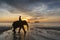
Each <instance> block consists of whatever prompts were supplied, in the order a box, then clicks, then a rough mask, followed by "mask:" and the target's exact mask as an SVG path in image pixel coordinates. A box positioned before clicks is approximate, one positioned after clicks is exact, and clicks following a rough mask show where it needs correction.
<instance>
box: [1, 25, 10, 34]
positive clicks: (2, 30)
mask: <svg viewBox="0 0 60 40" xmlns="http://www.w3.org/2000/svg"><path fill="white" fill-rule="evenodd" d="M10 29H11V27H6V26H3V27H2V26H1V27H0V34H2V33H3V32H4V31H8V30H10Z"/></svg>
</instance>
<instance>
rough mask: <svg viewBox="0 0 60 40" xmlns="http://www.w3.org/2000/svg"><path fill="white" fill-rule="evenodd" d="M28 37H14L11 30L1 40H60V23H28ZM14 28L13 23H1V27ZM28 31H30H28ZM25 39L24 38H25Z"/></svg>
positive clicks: (1, 35)
mask: <svg viewBox="0 0 60 40" xmlns="http://www.w3.org/2000/svg"><path fill="white" fill-rule="evenodd" d="M28 24H29V32H27V34H28V35H27V36H22V35H23V34H22V35H19V34H16V35H13V34H12V31H11V30H8V31H5V32H3V33H2V34H0V40H60V23H59V22H56V23H54V22H53V23H51V22H44V23H28ZM3 26H4V27H12V23H0V27H3ZM27 31H28V30H27ZM23 37H24V38H23Z"/></svg>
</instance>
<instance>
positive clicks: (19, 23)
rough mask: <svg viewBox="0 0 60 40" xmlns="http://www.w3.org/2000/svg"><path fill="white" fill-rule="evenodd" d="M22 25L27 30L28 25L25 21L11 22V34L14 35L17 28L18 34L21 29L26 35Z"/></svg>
mask: <svg viewBox="0 0 60 40" xmlns="http://www.w3.org/2000/svg"><path fill="white" fill-rule="evenodd" d="M24 25H26V26H27V29H28V23H27V21H25V20H24V21H21V22H20V21H14V22H13V24H12V26H13V32H14V33H15V32H16V31H15V30H16V28H18V27H19V32H20V30H21V28H22V29H23V31H24V33H26V31H25V29H24Z"/></svg>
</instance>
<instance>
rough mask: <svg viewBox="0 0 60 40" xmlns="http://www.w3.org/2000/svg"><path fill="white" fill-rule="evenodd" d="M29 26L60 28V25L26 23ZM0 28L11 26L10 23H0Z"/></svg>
mask: <svg viewBox="0 0 60 40" xmlns="http://www.w3.org/2000/svg"><path fill="white" fill-rule="evenodd" d="M28 24H29V25H30V26H45V27H47V26H60V23H28ZM0 26H12V23H0Z"/></svg>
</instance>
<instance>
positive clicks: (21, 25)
mask: <svg viewBox="0 0 60 40" xmlns="http://www.w3.org/2000/svg"><path fill="white" fill-rule="evenodd" d="M19 24H20V25H19V31H18V33H20V30H21V29H23V31H24V33H26V31H25V28H24V25H23V23H22V19H21V16H19Z"/></svg>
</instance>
